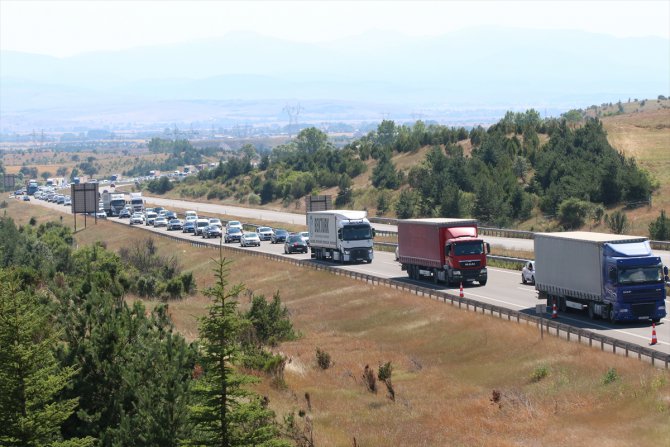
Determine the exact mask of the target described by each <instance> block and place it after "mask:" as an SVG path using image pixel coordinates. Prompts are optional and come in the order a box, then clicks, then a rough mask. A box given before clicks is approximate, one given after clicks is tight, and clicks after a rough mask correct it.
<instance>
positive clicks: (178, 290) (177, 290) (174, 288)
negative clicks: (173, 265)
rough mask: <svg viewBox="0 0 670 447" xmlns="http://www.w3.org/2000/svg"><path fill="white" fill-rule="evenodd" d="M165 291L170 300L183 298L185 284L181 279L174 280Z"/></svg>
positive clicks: (169, 282)
mask: <svg viewBox="0 0 670 447" xmlns="http://www.w3.org/2000/svg"><path fill="white" fill-rule="evenodd" d="M165 291H166V292H167V294H168V297H169V298H172V299H176V298H181V295H182V293H184V283H183V282H182V281H181V280H180V279H179V278H172V279H171V280H170V281H168V283H167V285H166V286H165Z"/></svg>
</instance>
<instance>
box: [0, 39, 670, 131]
mask: <svg viewBox="0 0 670 447" xmlns="http://www.w3.org/2000/svg"><path fill="white" fill-rule="evenodd" d="M669 54H670V40H668V39H662V38H656V37H649V38H615V37H611V36H605V35H598V34H590V33H585V32H577V31H538V30H520V29H511V28H493V27H488V28H471V29H467V30H462V31H458V32H453V33H448V34H444V35H442V36H439V37H434V38H425V37H424V38H416V37H407V36H403V35H401V34H397V33H389V32H369V33H365V34H362V35H360V36H356V37H350V38H346V39H340V40H336V41H333V42H329V43H296V42H291V41H286V40H281V39H275V38H270V37H265V36H261V35H258V34H253V33H232V34H229V35H227V36H225V37H223V38H218V39H207V40H197V41H191V42H185V43H181V44H171V45H164V46H154V47H142V48H134V49H130V50H125V51H117V52H109V51H107V52H96V53H86V54H81V55H77V56H73V57H68V58H54V57H49V56H41V55H34V54H25V53H18V52H2V53H0V62H1V63H0V101H1V102H0V112H1V113H2V116H3V120H2V121H3V122H2V129H3V130H4V131H7V130H20V129H19V128H18V127H25V128H28V129H32V128H33V127H34V122H33V121H34V120H35V119H36V118H37V117H38V116H39V117H40V118H39V120H40V123H41V124H44V123H45V121H44V120H46V121H47V122H51V124H52V125H53V126H65V127H67V126H72V125H74V124H75V122H76V119H77V117H81V116H87V117H89V118H90V119H91V120H93V121H95V120H96V116H97V117H98V120H99V121H100V123H104V124H106V125H109V126H112V127H114V126H115V125H117V124H119V123H125V122H127V120H123V119H121V121H119V119H120V118H123V110H124V108H125V109H126V110H127V111H128V112H129V113H132V114H133V116H134V117H136V118H137V119H138V121H137V122H138V123H143V124H144V125H147V126H151V125H155V124H159V121H160V119H158V118H159V117H152V115H151V110H155V109H156V108H157V105H158V104H162V105H163V107H164V108H167V109H170V108H173V106H175V105H176V103H174V102H175V101H178V102H179V104H180V113H176V114H174V115H170V116H169V117H163V118H165V119H167V120H168V121H172V122H180V123H190V122H193V121H196V120H200V119H201V118H203V110H202V103H200V102H199V101H221V102H222V104H228V103H229V102H230V101H242V102H247V106H246V107H245V108H250V109H249V110H248V112H250V113H249V114H248V115H243V116H239V120H240V121H244V122H248V123H252V124H253V123H263V122H266V123H267V122H271V121H273V120H276V119H277V117H278V116H280V115H281V108H279V110H278V109H277V104H276V103H277V102H279V103H281V102H283V103H286V102H291V103H294V104H295V103H297V102H301V104H302V103H304V104H308V103H309V102H318V103H322V104H323V103H324V102H328V101H332V102H334V103H338V104H339V106H338V107H340V108H341V107H342V105H343V104H345V103H346V104H347V106H346V107H344V108H345V109H351V108H356V107H359V108H360V109H361V110H371V112H366V118H367V119H376V120H378V119H380V117H382V116H384V115H388V114H390V113H391V111H394V112H395V113H398V114H399V115H398V116H390V117H391V118H394V119H399V118H401V117H402V118H408V117H410V116H417V115H420V116H421V117H422V118H423V119H436V120H442V121H444V120H445V119H448V117H449V116H450V113H454V112H455V111H459V112H458V114H459V115H461V114H462V112H463V111H466V110H475V109H478V110H481V109H492V110H496V111H497V112H496V113H499V112H500V111H503V113H504V110H507V109H514V110H518V109H525V108H529V107H534V108H537V109H538V110H540V111H544V109H550V110H552V111H553V110H559V111H560V110H567V109H569V108H574V107H586V106H588V105H591V104H600V103H602V102H616V101H617V100H619V99H621V100H624V101H625V100H627V99H628V98H629V97H632V98H654V97H656V96H657V95H659V94H664V95H668V93H669V92H668V91H667V90H668V79H669V78H670V56H669ZM264 102H266V103H265V105H264ZM167 103H171V104H172V105H171V106H168V107H165V106H166V105H167ZM251 104H254V107H251ZM268 107H272V108H271V109H270V108H268ZM338 107H335V108H334V109H329V111H328V112H327V113H324V114H321V115H318V116H314V117H313V119H315V120H316V121H317V122H318V121H337V120H340V119H346V118H347V117H344V116H340V115H339V114H338V113H337V112H336V110H337V109H338ZM251 109H253V110H251ZM111 110H113V112H112V111H111ZM143 110H145V111H146V112H143ZM208 110H209V109H208ZM56 111H57V112H56ZM209 111H211V110H209ZM447 111H451V112H449V113H447ZM51 112H53V113H51ZM214 112H215V111H214ZM305 112H306V113H305V114H304V115H303V116H306V115H307V112H308V110H307V109H306V108H305ZM350 115H351V114H348V116H350ZM49 117H51V118H49ZM222 117H223V115H217V114H216V113H213V114H211V115H206V114H205V116H204V118H205V120H208V121H211V122H215V121H217V120H220V119H221V118H222ZM10 118H11V119H10ZM229 118H230V116H229ZM494 120H495V119H494ZM224 121H225V120H224ZM17 126H18V127H17Z"/></svg>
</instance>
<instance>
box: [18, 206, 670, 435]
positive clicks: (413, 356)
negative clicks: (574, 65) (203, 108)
mask: <svg viewBox="0 0 670 447" xmlns="http://www.w3.org/2000/svg"><path fill="white" fill-rule="evenodd" d="M7 212H8V215H10V216H12V217H14V218H15V220H17V221H18V222H20V223H25V222H27V221H28V219H29V218H30V216H35V217H36V219H37V221H38V223H40V222H44V221H46V220H53V219H59V216H57V215H56V214H55V213H53V212H50V211H49V210H47V209H46V208H43V207H39V206H34V205H31V204H26V203H22V202H18V201H11V202H10V203H9V208H8V211H7ZM71 220H72V218H71V217H66V218H64V221H65V222H66V223H68V222H71ZM139 234H140V233H139V231H138V230H134V229H130V228H128V227H124V226H120V225H116V224H113V223H111V222H104V221H103V222H99V224H98V225H97V226H89V227H88V228H87V229H86V230H83V231H80V232H78V233H77V235H76V240H77V243H78V244H88V243H91V242H93V241H96V240H104V241H105V243H106V244H107V247H108V248H109V249H112V250H117V249H118V248H119V247H121V246H123V245H127V244H132V243H134V241H135V240H137V239H138V238H143V237H145V236H144V235H142V236H139ZM156 241H157V245H158V247H159V252H163V251H164V252H167V253H174V254H177V255H178V256H179V258H180V261H181V263H182V266H184V267H185V268H186V269H188V270H193V271H194V273H195V275H196V278H197V280H198V287H199V290H202V289H203V288H204V287H206V286H207V285H209V284H211V283H212V281H213V276H212V273H211V268H212V261H211V260H210V257H212V256H214V255H215V254H216V250H206V251H205V250H203V249H196V248H193V247H191V246H190V245H187V244H180V243H177V242H173V241H170V240H167V239H163V238H157V240H156ZM224 254H227V255H228V256H230V257H231V258H232V259H233V261H234V262H233V264H232V267H231V268H232V270H231V275H230V279H231V281H232V282H242V281H243V282H244V283H245V284H246V286H247V288H248V289H249V290H252V291H253V292H254V293H256V294H264V295H265V296H267V297H270V296H271V295H272V294H273V293H275V292H276V291H279V292H280V294H281V298H282V301H283V302H284V303H285V304H286V306H287V307H288V308H289V310H290V313H291V319H292V321H293V324H294V326H295V328H296V329H297V330H298V331H299V332H300V334H301V337H300V338H299V339H298V340H296V341H293V342H290V343H284V344H282V345H281V346H279V347H278V348H277V351H279V352H281V353H283V354H284V355H286V356H287V358H288V362H287V365H286V372H285V381H286V387H285V388H281V389H277V388H274V387H272V386H271V385H270V381H269V380H264V381H263V382H262V383H261V384H260V385H258V387H257V389H258V391H259V392H261V393H262V394H264V395H267V396H268V397H269V399H270V407H271V408H272V409H274V410H275V411H276V412H277V413H278V414H279V415H284V414H286V413H289V412H291V411H298V410H304V411H305V412H306V413H307V415H309V416H310V418H311V419H312V420H313V427H314V444H315V445H317V446H319V447H324V446H352V445H354V438H355V439H356V445H358V446H544V445H552V446H592V445H598V446H607V447H614V446H631V445H639V446H642V445H645V446H646V445H649V446H651V445H667V441H668V439H670V373H669V372H668V371H661V370H657V369H655V368H652V367H650V366H649V365H647V364H645V363H642V362H638V361H636V360H632V359H626V358H623V357H620V356H615V355H612V354H607V353H601V352H599V351H597V350H596V349H590V348H588V347H586V346H580V345H577V344H575V343H568V342H565V341H562V340H557V339H555V338H554V337H549V336H546V335H545V337H544V338H543V339H542V338H541V337H540V333H539V331H538V330H537V328H535V327H527V326H523V325H517V324H513V323H509V322H506V321H502V320H499V319H497V318H492V317H488V316H482V315H480V314H474V313H471V312H466V311H459V310H458V309H457V308H453V307H451V306H449V305H445V304H442V303H439V302H435V301H429V300H427V299H423V298H418V297H416V296H413V295H410V294H407V293H402V292H399V291H394V290H390V289H386V288H383V287H374V286H371V285H366V284H363V283H361V282H358V281H354V280H351V279H347V278H343V277H338V276H333V275H330V274H328V273H325V272H316V271H312V270H308V269H302V268H299V267H297V266H293V265H288V264H283V263H274V262H271V261H266V260H262V259H260V258H257V257H250V256H246V255H239V254H233V252H232V251H228V250H224ZM129 299H133V298H132V297H130V298H129ZM240 301H241V306H242V307H245V306H247V305H248V297H247V296H246V295H244V296H243V297H242V298H241V300H240ZM206 304H207V300H206V298H204V297H203V296H202V295H201V294H200V293H198V294H196V295H195V296H192V297H188V298H186V299H184V300H181V301H176V302H171V303H170V310H171V313H172V316H173V319H174V321H175V324H176V326H177V328H178V329H179V330H180V331H182V332H183V333H184V334H185V335H186V336H187V337H189V338H190V339H192V338H194V337H195V336H196V335H197V329H196V328H197V326H196V323H195V317H196V316H198V315H202V314H203V313H204V308H205V306H206ZM149 305H151V303H149ZM317 347H318V348H320V349H321V350H323V351H325V352H327V353H328V354H330V355H331V358H332V360H333V365H332V366H331V367H330V368H329V369H326V370H322V369H320V368H319V367H318V366H317V363H316V357H315V351H316V348H317ZM389 361H390V362H391V364H392V366H393V375H392V383H393V387H394V390H395V401H392V400H391V399H389V398H388V397H387V392H386V388H385V386H384V385H383V384H382V383H380V382H378V391H377V393H376V394H375V393H371V392H369V391H367V389H366V387H365V386H364V383H363V379H362V375H363V370H364V368H365V366H366V365H369V366H370V367H372V368H373V369H374V370H375V371H376V370H377V369H378V367H379V365H380V364H382V363H385V362H389ZM611 368H613V369H614V371H615V373H614V372H612V373H610V374H609V375H608V371H610V370H611ZM608 379H614V380H612V381H611V382H610V383H607V382H608ZM306 393H308V395H309V404H308V402H307V400H306V398H305V396H306Z"/></svg>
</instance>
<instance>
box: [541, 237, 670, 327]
mask: <svg viewBox="0 0 670 447" xmlns="http://www.w3.org/2000/svg"><path fill="white" fill-rule="evenodd" d="M535 288H536V289H537V290H538V291H539V292H540V293H539V298H540V299H546V300H547V305H548V306H552V305H553V304H554V303H556V305H557V307H558V308H559V310H560V311H566V310H568V309H574V310H587V311H588V314H589V316H590V317H591V318H597V317H600V318H603V319H607V320H609V321H611V322H617V321H628V322H633V321H648V320H652V321H654V322H659V321H660V320H661V319H662V318H664V317H665V316H666V309H665V287H664V286H663V266H662V264H661V258H660V257H658V256H654V254H653V253H652V252H651V248H650V246H649V241H647V238H645V237H639V236H624V235H617V234H604V233H590V232H585V231H572V232H564V233H536V234H535Z"/></svg>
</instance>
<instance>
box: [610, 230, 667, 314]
mask: <svg viewBox="0 0 670 447" xmlns="http://www.w3.org/2000/svg"><path fill="white" fill-rule="evenodd" d="M603 255H604V257H605V262H604V263H603V264H604V266H605V271H603V276H604V281H603V284H604V289H605V290H604V293H603V295H604V302H605V303H606V304H607V305H608V307H609V311H610V315H608V317H609V319H610V320H611V321H637V320H652V321H654V322H656V323H657V322H659V321H660V320H661V318H664V317H665V316H666V314H667V311H666V308H665V297H666V294H665V284H664V275H663V264H662V262H661V258H660V257H658V256H654V255H653V253H652V252H651V247H650V246H649V241H644V242H635V243H629V244H605V247H604V250H603Z"/></svg>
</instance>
